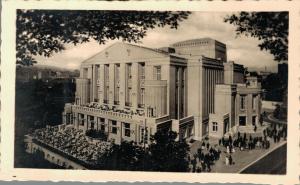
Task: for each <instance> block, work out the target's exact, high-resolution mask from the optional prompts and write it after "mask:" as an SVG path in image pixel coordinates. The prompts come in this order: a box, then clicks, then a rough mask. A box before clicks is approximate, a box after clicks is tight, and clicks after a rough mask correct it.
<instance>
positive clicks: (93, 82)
mask: <svg viewBox="0 0 300 185" xmlns="http://www.w3.org/2000/svg"><path fill="white" fill-rule="evenodd" d="M92 70H93V71H92V80H91V90H92V93H91V102H94V101H95V99H96V98H97V94H96V93H97V92H96V89H97V88H96V87H97V74H96V71H97V70H96V65H92Z"/></svg>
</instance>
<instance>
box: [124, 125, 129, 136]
mask: <svg viewBox="0 0 300 185" xmlns="http://www.w3.org/2000/svg"><path fill="white" fill-rule="evenodd" d="M124 127H125V136H126V137H130V124H129V123H124Z"/></svg>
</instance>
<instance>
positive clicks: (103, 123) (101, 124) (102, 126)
mask: <svg viewBox="0 0 300 185" xmlns="http://www.w3.org/2000/svg"><path fill="white" fill-rule="evenodd" d="M98 119H99V120H100V130H101V131H103V132H104V131H105V119H104V118H98Z"/></svg>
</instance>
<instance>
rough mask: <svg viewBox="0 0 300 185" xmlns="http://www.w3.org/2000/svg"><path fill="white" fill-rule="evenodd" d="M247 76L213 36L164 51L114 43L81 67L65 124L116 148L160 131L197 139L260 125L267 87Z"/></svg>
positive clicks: (242, 68)
mask: <svg viewBox="0 0 300 185" xmlns="http://www.w3.org/2000/svg"><path fill="white" fill-rule="evenodd" d="M244 71H245V70H244V67H243V66H242V65H238V64H235V63H234V62H231V61H227V54H226V45H225V44H223V43H221V42H218V41H216V40H213V39H210V38H203V39H195V40H187V41H183V42H178V43H175V44H172V45H171V46H170V47H164V48H159V49H151V48H146V47H141V46H137V45H132V44H127V43H116V44H113V45H112V46H110V47H108V48H106V49H105V50H103V51H102V52H100V53H98V54H96V55H95V56H93V57H91V58H89V59H87V60H86V61H84V62H83V63H82V65H81V69H80V78H78V79H76V97H75V102H74V103H73V104H66V106H65V111H64V113H63V120H64V124H72V125H74V127H75V128H77V129H82V130H84V131H86V130H89V129H96V130H102V131H103V132H105V133H108V138H109V139H113V140H115V142H116V143H120V142H121V141H123V140H128V141H132V140H133V141H135V142H137V143H147V142H149V139H150V135H153V134H154V133H155V132H156V131H157V130H158V129H166V130H173V131H176V132H178V133H179V138H187V139H195V140H201V139H202V138H203V137H204V136H207V135H209V136H212V137H217V138H220V137H223V136H224V135H226V134H227V135H228V134H234V133H235V132H237V131H238V130H243V131H245V130H249V129H252V128H253V126H254V125H257V126H258V125H259V120H260V107H261V103H260V102H261V98H260V93H261V89H260V83H259V82H258V81H257V78H255V77H246V76H245V74H244V73H245V72H244ZM245 128H247V129H245Z"/></svg>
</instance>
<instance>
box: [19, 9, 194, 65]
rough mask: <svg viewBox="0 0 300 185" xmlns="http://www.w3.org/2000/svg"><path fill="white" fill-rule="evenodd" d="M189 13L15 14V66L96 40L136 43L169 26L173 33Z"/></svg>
mask: <svg viewBox="0 0 300 185" xmlns="http://www.w3.org/2000/svg"><path fill="white" fill-rule="evenodd" d="M189 14H190V12H177V11H176V12H170V11H164V12H160V11H102V10H101V11H99V10H89V11H87V10H17V33H16V34H17V35H16V41H17V46H16V49H17V64H21V65H33V64H34V63H36V61H35V59H34V56H36V55H41V56H45V57H50V56H51V55H52V54H53V53H55V52H59V51H62V50H64V49H65V47H64V45H65V44H66V43H72V44H74V45H76V44H79V43H85V42H89V41H90V40H91V39H94V40H96V41H97V42H98V43H99V44H104V43H105V42H106V41H107V40H109V39H111V40H113V39H122V40H123V41H127V42H138V41H139V40H140V39H141V38H143V37H144V36H145V35H146V32H147V30H149V29H153V28H155V27H157V26H158V27H164V26H167V25H168V26H170V28H171V29H176V28H177V27H178V25H179V22H180V21H183V20H184V19H186V18H187V17H188V15H189Z"/></svg>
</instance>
